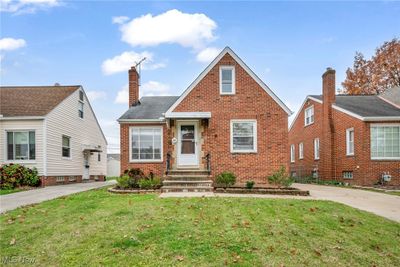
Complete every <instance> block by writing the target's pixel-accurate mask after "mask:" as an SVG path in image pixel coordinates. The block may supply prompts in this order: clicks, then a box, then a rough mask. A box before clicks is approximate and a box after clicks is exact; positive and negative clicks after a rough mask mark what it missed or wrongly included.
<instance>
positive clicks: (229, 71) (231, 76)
mask: <svg viewBox="0 0 400 267" xmlns="http://www.w3.org/2000/svg"><path fill="white" fill-rule="evenodd" d="M219 92H220V94H221V95H234V94H235V67H234V66H221V67H220V68H219Z"/></svg>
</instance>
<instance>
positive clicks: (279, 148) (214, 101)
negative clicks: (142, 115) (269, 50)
mask: <svg viewBox="0 0 400 267" xmlns="http://www.w3.org/2000/svg"><path fill="white" fill-rule="evenodd" d="M221 65H229V66H235V88H236V90H235V91H236V92H235V94H234V95H221V94H220V88H219V67H220V66H221ZM173 112H211V114H212V115H211V118H210V119H209V120H208V122H204V120H199V122H200V124H201V125H202V126H201V137H200V138H201V140H200V143H201V144H202V145H201V146H200V147H201V149H200V150H201V153H202V155H203V156H204V155H205V154H207V153H209V154H210V155H211V176H212V177H215V176H216V175H217V174H218V173H221V172H223V171H231V172H233V173H235V175H236V176H237V182H240V183H242V182H245V181H247V180H254V181H256V182H257V183H267V176H269V175H271V174H272V173H274V172H275V171H277V170H278V169H279V168H280V166H285V167H286V169H288V155H289V154H288V124H287V123H288V114H287V113H286V111H285V110H284V109H283V108H282V107H281V106H280V105H279V104H278V103H277V102H276V101H275V100H274V99H273V98H272V97H271V96H270V95H269V94H268V93H267V92H266V91H265V90H264V89H263V88H262V87H261V86H260V84H259V83H257V82H256V81H255V80H254V79H253V78H252V77H251V76H250V75H249V73H248V72H247V71H246V70H245V69H244V68H243V67H242V66H241V65H240V64H239V63H238V62H236V61H235V59H234V58H233V57H232V56H231V55H230V54H229V53H227V54H225V55H224V56H223V57H222V59H221V60H220V61H219V62H218V63H217V64H216V65H215V66H214V67H213V68H212V69H211V70H210V71H209V72H208V73H207V74H206V76H205V77H204V78H203V79H202V80H201V81H200V82H199V83H198V84H197V85H196V86H195V87H194V88H193V89H192V91H191V92H190V93H189V94H188V95H187V96H186V97H185V98H184V99H183V100H182V102H180V103H179V105H178V106H177V107H176V108H175V110H173ZM234 119H252V120H256V121H257V152H254V153H231V151H230V138H231V137H230V123H231V120H234ZM140 125H143V124H140ZM146 125H147V124H146ZM163 125H164V135H163V136H164V140H163V143H164V144H163V154H164V155H163V159H164V160H163V162H161V163H145V164H144V163H129V127H130V126H134V124H128V123H121V128H120V129H121V133H120V136H121V172H123V171H124V170H125V169H127V168H130V167H139V168H141V169H143V170H145V172H149V171H152V172H153V173H155V174H157V175H160V176H162V175H163V173H164V172H165V166H166V163H165V160H166V153H167V151H169V152H172V151H174V145H172V142H171V139H172V138H173V137H174V132H175V130H174V127H175V125H176V123H175V122H174V121H170V123H169V124H168V126H167V125H166V124H163ZM172 155H173V153H172ZM174 161H175V159H174V158H172V164H174ZM200 165H201V166H202V168H204V166H205V160H204V159H203V161H202V162H201V164H200Z"/></svg>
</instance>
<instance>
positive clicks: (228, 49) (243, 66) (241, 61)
mask: <svg viewBox="0 0 400 267" xmlns="http://www.w3.org/2000/svg"><path fill="white" fill-rule="evenodd" d="M227 53H229V55H231V56H232V57H233V59H234V60H235V61H236V62H237V63H238V64H239V65H240V66H241V67H242V68H243V69H244V70H245V71H246V72H247V73H248V74H249V75H250V76H251V77H252V78H253V79H254V80H255V81H256V82H257V83H258V84H259V85H260V86H261V88H263V89H264V91H265V92H267V94H268V95H270V96H271V97H272V99H274V100H275V102H276V103H278V104H279V106H280V107H281V108H282V109H283V110H284V111H285V112H286V113H287V114H288V115H289V116H290V115H292V114H293V112H292V111H291V110H290V109H289V108H288V107H287V106H286V105H285V104H284V103H283V102H282V100H280V99H279V98H278V96H277V95H275V93H274V92H273V91H272V90H271V89H270V88H269V87H268V86H267V85H266V84H265V83H264V82H263V81H262V80H261V79H260V78H259V77H258V76H257V75H256V74H255V73H254V72H253V71H252V70H251V69H250V68H249V67H248V66H247V65H246V63H244V62H243V60H241V59H240V58H239V57H238V56H237V55H236V54H235V52H233V50H232V49H231V48H230V47H228V46H227V47H225V48H224V49H223V50H222V51H221V53H219V55H218V56H217V57H216V58H215V59H214V60H213V61H212V62H211V63H210V64H209V65H208V66H207V67H206V68H205V70H204V71H203V72H202V73H200V75H199V76H197V78H196V79H195V80H194V81H193V82H192V83H191V84H190V85H189V87H188V88H187V89H186V90H185V91H184V92H183V93H182V95H181V96H180V97H179V98H178V100H176V101H175V103H174V104H173V105H172V106H171V107H170V108H169V109H168V110H167V112H166V113H171V112H172V111H173V110H174V109H175V108H176V107H177V106H178V105H179V104H180V103H181V102H182V101H183V99H185V98H186V96H187V95H188V94H189V93H190V92H191V91H192V90H193V89H194V88H195V87H196V85H197V84H198V83H199V82H200V81H201V80H202V79H203V78H204V77H205V76H206V75H207V74H208V73H209V72H210V70H211V69H212V68H214V67H215V65H217V63H218V62H219V61H220V60H221V59H222V57H223V56H225V54H227Z"/></svg>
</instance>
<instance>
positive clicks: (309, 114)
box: [304, 106, 314, 126]
mask: <svg viewBox="0 0 400 267" xmlns="http://www.w3.org/2000/svg"><path fill="white" fill-rule="evenodd" d="M313 123H314V106H311V107H308V108H306V110H305V111H304V125H305V126H307V125H310V124H313Z"/></svg>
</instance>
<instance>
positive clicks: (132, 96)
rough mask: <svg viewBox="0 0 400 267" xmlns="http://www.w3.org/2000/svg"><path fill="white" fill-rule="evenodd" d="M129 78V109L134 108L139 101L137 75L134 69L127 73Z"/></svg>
mask: <svg viewBox="0 0 400 267" xmlns="http://www.w3.org/2000/svg"><path fill="white" fill-rule="evenodd" d="M128 76H129V107H131V106H135V105H137V104H138V101H139V73H138V72H137V70H136V68H135V67H131V68H130V70H129V71H128Z"/></svg>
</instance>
